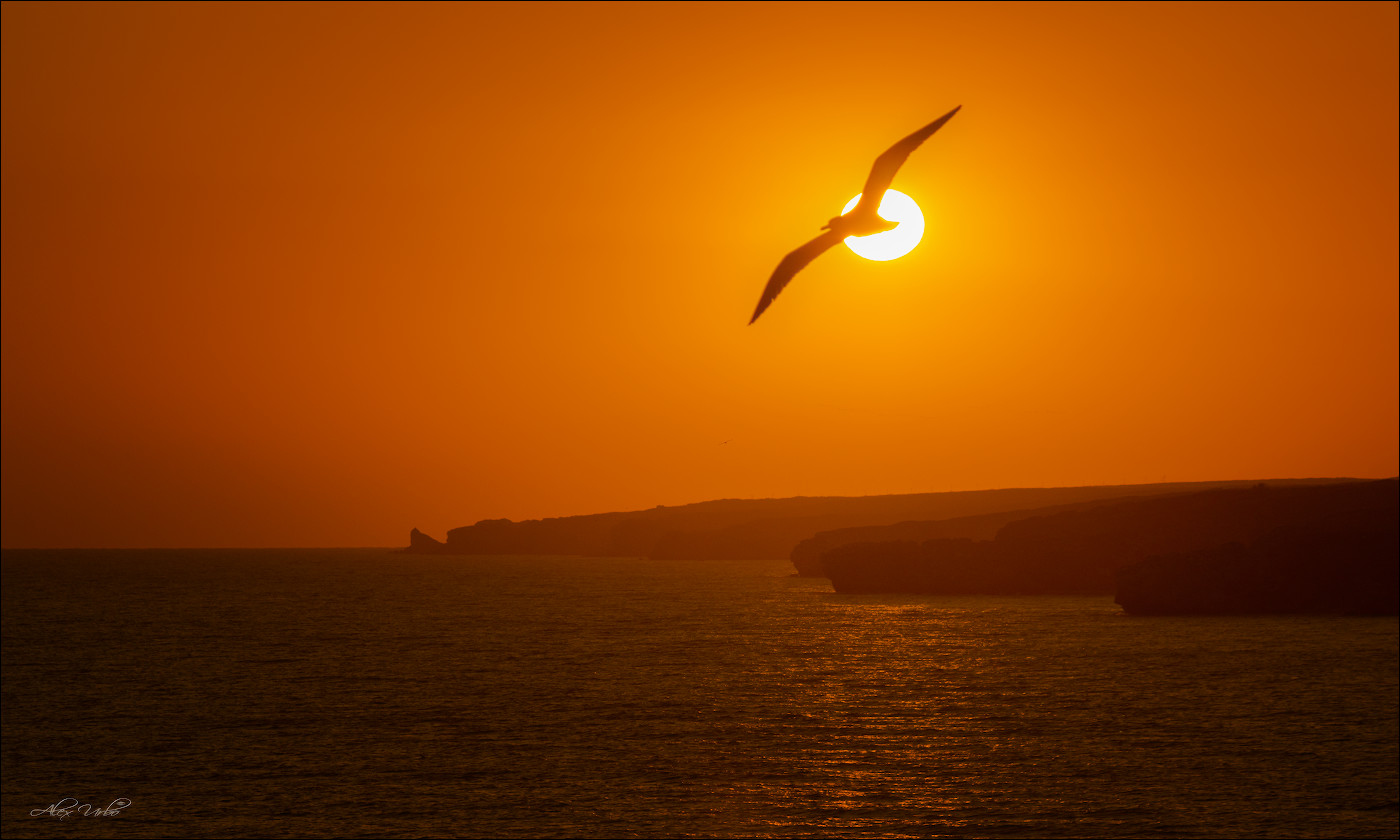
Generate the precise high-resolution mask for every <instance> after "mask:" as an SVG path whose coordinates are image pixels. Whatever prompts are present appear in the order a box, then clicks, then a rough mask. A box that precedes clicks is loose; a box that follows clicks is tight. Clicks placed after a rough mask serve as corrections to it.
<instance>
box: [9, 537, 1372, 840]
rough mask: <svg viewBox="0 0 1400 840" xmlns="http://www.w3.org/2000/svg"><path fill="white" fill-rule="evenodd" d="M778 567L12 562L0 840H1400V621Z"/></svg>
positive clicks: (191, 556) (41, 558)
mask: <svg viewBox="0 0 1400 840" xmlns="http://www.w3.org/2000/svg"><path fill="white" fill-rule="evenodd" d="M790 571H791V568H790V567H789V566H788V564H786V563H783V562H757V563H755V562H744V563H738V562H723V561H716V562H711V563H673V564H666V563H654V562H649V561H645V560H626V559H580V558H560V557H491V558H462V557H422V556H411V555H402V554H394V553H389V552H385V551H376V550H287V551H274V550H259V551H214V550H198V551H144V552H136V551H133V552H128V551H95V552H77V551H65V552H6V553H5V554H4V587H3V597H4V659H3V669H4V673H3V676H4V680H3V688H4V705H3V713H4V765H3V782H4V784H3V829H4V834H5V836H6V837H38V836H44V837H59V836H94V837H96V836H111V837H174V836H199V837H249V836H265V837H321V836H350V837H354V836H381V837H441V836H487V837H531V836H546V837H619V836H620V837H632V836H640V837H646V836H676V837H702V836H716V837H735V836H754V837H794V836H818V835H819V836H824V837H1114V836H1122V837H1196V836H1201V837H1247V836H1255V837H1341V836H1356V837H1390V836H1395V835H1397V834H1400V820H1397V810H1396V802H1397V798H1400V770H1398V769H1397V767H1398V766H1400V761H1398V759H1400V756H1398V755H1397V743H1398V742H1400V724H1397V702H1398V701H1397V621H1396V619H1394V618H1380V619H1377V618H1334V617H1316V618H1312V617H1296V618H1288V617H1257V618H1179V619H1170V618H1168V619H1163V618H1153V619H1135V618H1129V617H1125V616H1124V615H1122V613H1121V611H1120V610H1119V608H1118V607H1117V606H1115V605H1114V604H1113V603H1112V602H1111V601H1110V600H1109V599H1107V598H1102V599H1099V598H976V597H966V598H934V597H927V598H919V597H851V596H838V595H835V594H833V593H832V592H831V587H830V585H829V584H828V583H827V582H826V581H823V580H804V579H798V578H792V577H789V576H788V575H789V573H790ZM69 797H71V798H74V799H76V800H78V801H80V802H82V803H96V804H97V805H98V806H100V807H106V806H108V805H109V804H110V803H112V802H113V800H118V799H126V800H130V804H129V805H127V806H125V807H124V808H120V809H119V813H117V814H116V815H112V816H82V815H78V814H75V815H73V816H69V817H68V818H67V819H64V820H58V819H57V818H56V817H54V816H51V815H48V814H44V815H40V816H30V812H31V811H35V810H42V809H45V808H47V807H48V806H50V805H51V804H54V803H58V802H59V801H60V800H63V799H65V798H69Z"/></svg>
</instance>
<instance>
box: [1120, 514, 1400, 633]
mask: <svg viewBox="0 0 1400 840" xmlns="http://www.w3.org/2000/svg"><path fill="white" fill-rule="evenodd" d="M1384 519H1385V517H1376V518H1375V519H1374V520H1373V521H1371V522H1368V523H1364V524H1363V525H1362V527H1360V528H1354V529H1353V528H1346V529H1339V528H1336V527H1333V526H1330V525H1322V526H1320V527H1314V528H1312V529H1307V528H1304V529H1300V528H1297V527H1290V528H1283V529H1280V530H1278V531H1274V532H1271V533H1269V534H1266V535H1265V536H1264V537H1263V538H1261V539H1260V540H1258V541H1256V542H1254V543H1248V544H1246V543H1238V542H1235V543H1229V544H1227V545H1223V546H1218V547H1216V548H1209V549H1202V550H1200V551H1194V552H1186V553H1179V554H1171V555H1166V556H1160V557H1150V558H1148V559H1146V560H1143V561H1141V562H1139V563H1134V564H1132V565H1129V566H1125V567H1123V568H1122V569H1119V570H1118V592H1117V594H1116V596H1115V597H1114V600H1115V601H1116V602H1117V603H1119V604H1121V605H1122V607H1123V610H1124V611H1125V612H1127V613H1129V614H1131V615H1242V614H1251V613H1340V614H1346V615H1396V614H1397V613H1400V562H1397V560H1396V558H1397V556H1400V528H1397V527H1396V524H1397V523H1396V516H1395V515H1394V511H1392V513H1391V515H1390V516H1389V521H1384Z"/></svg>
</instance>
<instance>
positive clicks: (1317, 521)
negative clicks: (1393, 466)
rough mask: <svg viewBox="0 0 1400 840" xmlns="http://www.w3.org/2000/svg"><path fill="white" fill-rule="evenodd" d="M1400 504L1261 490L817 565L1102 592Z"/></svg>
mask: <svg viewBox="0 0 1400 840" xmlns="http://www.w3.org/2000/svg"><path fill="white" fill-rule="evenodd" d="M1398 508H1400V493H1397V482H1396V480H1394V479H1388V480H1385V481H1369V482H1352V483H1345V484H1332V485H1316V486H1274V487H1266V486H1264V485H1258V486H1255V487H1252V488H1249V489H1224V490H1211V491H1206V492H1200V493H1189V494H1181V495H1173V496H1165V497H1159V498H1146V499H1132V500H1128V501H1119V502H1116V503H1113V504H1107V505H1100V506H1096V507H1093V508H1091V509H1087V510H1071V511H1065V512H1058V513H1052V514H1049V515H1037V516H1029V517H1026V518H1022V519H1018V520H1016V521H1013V522H1010V523H1008V524H1006V525H1004V526H1003V527H1002V528H1001V529H1000V531H998V533H997V535H996V538H995V539H993V540H981V541H976V540H970V539H934V540H928V541H924V542H922V543H920V542H914V541H899V542H880V543H869V542H867V543H854V544H847V545H844V546H840V547H838V548H835V549H833V550H830V551H828V552H826V553H825V554H823V555H822V556H821V562H822V564H823V566H824V567H825V569H826V571H827V573H828V575H829V576H830V577H831V581H832V586H833V587H834V588H835V589H836V591H837V592H845V593H873V592H897V593H915V594H974V593H975V594H1052V593H1053V594H1071V593H1075V594H1109V593H1112V592H1114V590H1115V585H1116V576H1117V573H1118V570H1119V569H1120V568H1123V567H1124V566H1128V565H1130V564H1133V563H1139V562H1142V561H1144V560H1146V559H1147V558H1149V557H1153V556H1161V555H1181V554H1187V555H1192V554H1193V553H1200V552H1207V554H1195V555H1193V556H1197V557H1206V556H1214V555H1209V552H1211V551H1218V550H1223V549H1221V547H1222V546H1226V545H1228V544H1230V543H1241V544H1245V545H1248V544H1252V543H1261V542H1263V541H1265V540H1266V538H1268V537H1269V535H1270V534H1275V533H1309V534H1316V533H1326V534H1332V535H1346V534H1358V533H1370V532H1372V531H1377V530H1384V529H1383V528H1382V526H1381V525H1380V524H1377V523H1383V522H1385V521H1387V520H1386V517H1390V518H1391V519H1392V520H1393V519H1394V517H1395V516H1396V510H1397V509H1398ZM1391 562H1392V563H1393V562H1395V561H1394V557H1393V555H1392V558H1391ZM1151 568H1154V569H1155V568H1158V567H1155V566H1154V567H1151ZM1142 574H1144V575H1150V574H1158V572H1143V573H1142ZM1162 574H1165V573H1162ZM1130 577H1131V576H1130ZM1143 580H1147V578H1143ZM1143 585H1144V586H1147V584H1143Z"/></svg>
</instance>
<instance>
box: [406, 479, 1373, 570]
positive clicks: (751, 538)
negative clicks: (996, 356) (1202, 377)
mask: <svg viewBox="0 0 1400 840" xmlns="http://www.w3.org/2000/svg"><path fill="white" fill-rule="evenodd" d="M1317 480H1319V481H1331V480H1338V481H1345V480H1347V479H1317ZM1249 483H1251V482H1194V483H1177V484H1142V485H1119V486H1104V487H1058V488H1014V489H1004V490H976V491H961V492H948V493H914V494H903V495H889V496H854V497H850V496H824V497H805V496H799V497H795V498H790V499H720V500H716V501H709V502H698V503H695V504H689V505H678V506H675V507H665V506H659V507H655V508H652V509H650V510H640V511H627V512H614V513H598V514H589V515H583V516H568V517H559V518H554V519H534V520H527V521H524V522H512V521H510V520H508V519H491V520H483V521H481V522H478V523H476V524H475V525H469V526H465V527H461V528H454V529H452V530H451V531H449V532H448V533H447V540H446V542H445V543H438V542H437V541H436V540H432V541H429V540H431V538H424V539H413V540H412V541H411V544H410V546H409V548H408V551H409V552H412V553H441V554H572V555H584V556H600V557H608V556H614V557H651V558H654V559H667V560H672V559H744V558H772V559H778V558H783V557H788V556H789V555H790V553H791V552H792V551H793V547H794V546H795V545H796V544H797V543H799V542H801V541H803V540H805V539H807V538H810V537H813V536H814V535H816V534H818V533H819V532H822V531H829V530H832V529H845V528H852V527H862V526H877V525H878V526H886V525H891V524H893V523H898V522H903V521H908V520H947V519H952V518H959V517H967V516H979V515H987V514H993V513H1000V512H1006V511H1025V510H1027V509H1032V508H1043V507H1045V506H1047V505H1060V504H1068V503H1078V502H1083V501H1087V500H1092V499H1104V498H1112V497H1118V496H1130V495H1141V494H1149V495H1150V494H1161V493H1172V492H1185V491H1190V490H1200V489H1204V488H1207V487H1221V486H1235V485H1245V484H1249ZM1000 524H1002V523H1000V522H999V523H997V525H998V527H999V525H1000ZM976 533H977V534H979V535H980V534H981V533H982V532H980V531H978V532H976ZM987 536H990V533H988V534H987Z"/></svg>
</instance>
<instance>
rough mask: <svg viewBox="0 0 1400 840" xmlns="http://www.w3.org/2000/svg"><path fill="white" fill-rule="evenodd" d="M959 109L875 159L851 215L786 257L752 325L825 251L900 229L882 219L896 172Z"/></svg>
mask: <svg viewBox="0 0 1400 840" xmlns="http://www.w3.org/2000/svg"><path fill="white" fill-rule="evenodd" d="M960 108H962V106H961V105H959V106H958V107H957V108H954V109H953V110H951V111H949V112H948V113H946V114H944V115H943V116H941V117H939V118H938V119H936V120H934V121H933V122H931V123H929V124H928V125H926V126H924V127H923V128H921V129H919V130H918V131H916V132H914V133H913V134H911V135H909V136H908V137H906V138H904V139H903V140H900V141H899V142H898V143H895V144H894V145H893V146H890V148H889V150H888V151H886V152H885V153H884V154H883V155H880V156H879V157H877V158H875V165H874V166H873V167H871V169H870V177H868V178H866V179H865V189H863V190H861V193H860V201H859V202H857V203H856V206H855V207H854V208H852V210H851V212H849V213H847V214H846V215H844V216H837V217H836V218H834V219H832V220H831V221H829V222H827V223H826V224H824V225H822V230H824V231H826V233H823V234H822V235H821V236H818V237H817V238H816V239H813V240H812V241H811V242H808V243H807V244H806V245H803V246H802V247H801V248H798V249H797V250H796V251H793V252H792V253H790V254H788V255H787V256H786V257H783V261H782V262H780V263H778V267H777V268H776V269H774V270H773V276H772V277H769V278H768V285H767V286H765V287H764V288H763V297H761V298H759V299H758V306H757V308H755V309H754V311H753V317H752V318H750V319H749V323H750V324H752V323H753V322H754V321H757V320H758V316H760V315H762V314H763V310H765V309H767V308H768V305H769V304H770V303H772V302H773V299H774V298H776V297H777V296H778V293H779V292H781V291H782V290H783V287H784V286H786V285H787V284H788V281H790V280H792V278H793V276H794V275H796V274H797V272H799V271H801V270H802V269H803V268H805V267H806V265H807V263H809V262H811V261H812V260H814V259H816V258H817V257H819V256H821V255H822V253H823V252H824V251H826V249H828V248H830V247H831V246H833V245H835V244H836V243H837V242H840V241H841V240H843V239H845V238H846V237H848V236H869V235H870V234H872V233H884V232H885V231H887V230H894V229H895V228H897V227H899V222H890V221H886V220H885V219H882V218H880V201H881V200H882V199H883V198H884V197H885V190H887V189H889V188H890V182H891V181H893V180H894V176H895V173H896V172H898V171H899V167H901V166H903V165H904V161H906V160H908V159H909V155H910V153H912V152H913V151H914V150H915V149H917V148H919V144H920V143H922V142H924V141H925V140H927V139H928V138H929V137H930V136H931V135H932V134H933V133H934V132H935V131H937V130H938V129H940V128H942V127H943V124H944V123H945V122H947V121H948V120H950V119H952V118H953V115H954V114H956V113H957V112H958V110H959V109H960Z"/></svg>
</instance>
